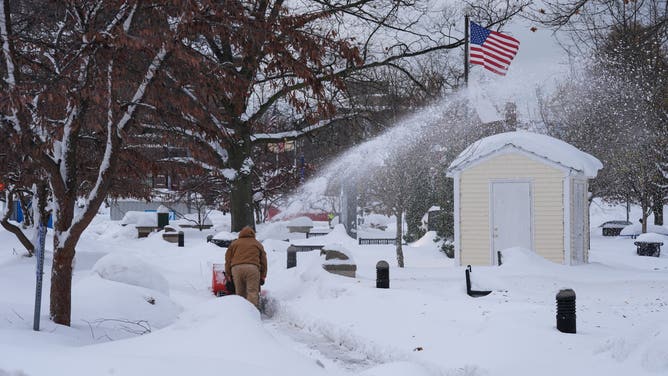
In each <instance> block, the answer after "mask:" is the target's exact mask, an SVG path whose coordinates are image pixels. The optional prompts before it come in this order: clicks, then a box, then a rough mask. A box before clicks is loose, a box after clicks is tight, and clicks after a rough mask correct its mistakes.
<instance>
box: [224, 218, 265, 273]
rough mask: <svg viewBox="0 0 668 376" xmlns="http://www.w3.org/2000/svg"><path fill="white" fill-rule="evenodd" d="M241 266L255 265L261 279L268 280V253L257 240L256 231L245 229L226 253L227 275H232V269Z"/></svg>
mask: <svg viewBox="0 0 668 376" xmlns="http://www.w3.org/2000/svg"><path fill="white" fill-rule="evenodd" d="M239 264H253V265H257V267H258V268H260V278H262V279H265V278H267V253H266V252H265V251H264V247H262V243H260V242H259V241H257V240H256V239H255V231H253V229H252V228H250V227H244V228H243V229H242V230H241V232H239V238H238V239H237V240H235V241H233V242H232V244H230V246H229V247H228V248H227V253H225V274H227V275H228V276H231V275H232V267H233V266H234V265H239Z"/></svg>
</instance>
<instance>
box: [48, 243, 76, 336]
mask: <svg viewBox="0 0 668 376" xmlns="http://www.w3.org/2000/svg"><path fill="white" fill-rule="evenodd" d="M55 242H56V240H54V243H55ZM66 243H69V242H66ZM73 260H74V247H67V246H64V247H62V248H60V247H59V248H56V249H55V250H54V252H53V267H52V269H51V305H50V312H51V320H53V322H55V323H56V324H61V325H67V326H69V325H70V317H71V311H72V261H73Z"/></svg>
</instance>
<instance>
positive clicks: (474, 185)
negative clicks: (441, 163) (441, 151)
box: [447, 131, 602, 265]
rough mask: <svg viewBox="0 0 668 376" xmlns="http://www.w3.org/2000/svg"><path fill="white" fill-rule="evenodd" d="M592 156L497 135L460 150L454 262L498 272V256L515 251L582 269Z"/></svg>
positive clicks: (534, 137)
mask: <svg viewBox="0 0 668 376" xmlns="http://www.w3.org/2000/svg"><path fill="white" fill-rule="evenodd" d="M601 168H602V164H601V162H600V161H599V160H598V159H596V158H595V157H593V156H591V155H589V154H587V153H585V152H583V151H581V150H579V149H577V148H575V147H574V146H572V145H570V144H568V143H566V142H563V141H561V140H558V139H556V138H553V137H549V136H546V135H541V134H537V133H533V132H527V131H515V132H506V133H500V134H496V135H494V136H490V137H486V138H483V139H480V140H478V141H476V142H475V143H473V144H472V145H470V146H469V147H468V148H466V150H464V151H463V152H462V153H461V154H460V155H459V156H458V157H457V158H456V159H455V160H454V161H453V162H452V164H451V165H450V167H449V168H448V172H447V173H448V176H449V177H451V178H453V179H454V210H455V213H454V217H455V239H454V240H455V261H456V262H457V263H458V264H459V265H467V264H471V265H498V264H499V251H501V250H504V249H508V248H515V247H520V248H524V249H528V250H532V251H534V252H536V253H537V254H539V255H540V256H542V257H544V258H546V259H548V260H551V261H554V262H557V263H561V264H566V265H572V264H580V263H586V262H587V260H588V251H589V205H588V191H589V190H588V180H589V179H591V178H594V177H596V174H597V173H598V170H600V169H601Z"/></svg>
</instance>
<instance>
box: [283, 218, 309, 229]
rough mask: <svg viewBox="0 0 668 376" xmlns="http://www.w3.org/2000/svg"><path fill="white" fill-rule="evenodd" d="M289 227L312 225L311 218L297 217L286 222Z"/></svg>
mask: <svg viewBox="0 0 668 376" xmlns="http://www.w3.org/2000/svg"><path fill="white" fill-rule="evenodd" d="M288 226H290V227H313V220H311V218H309V217H297V218H295V219H293V220H291V221H290V222H288Z"/></svg>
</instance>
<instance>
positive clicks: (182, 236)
mask: <svg viewBox="0 0 668 376" xmlns="http://www.w3.org/2000/svg"><path fill="white" fill-rule="evenodd" d="M184 243H185V236H184V235H183V231H179V247H183V245H184Z"/></svg>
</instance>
